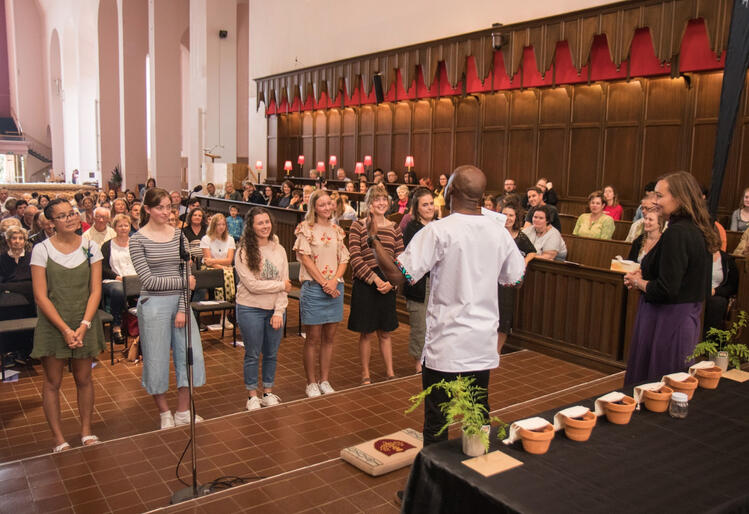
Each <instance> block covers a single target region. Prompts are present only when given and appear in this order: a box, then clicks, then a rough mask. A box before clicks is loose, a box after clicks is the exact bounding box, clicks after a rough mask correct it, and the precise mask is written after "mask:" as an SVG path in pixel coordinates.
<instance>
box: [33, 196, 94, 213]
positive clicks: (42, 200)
mask: <svg viewBox="0 0 749 514" xmlns="http://www.w3.org/2000/svg"><path fill="white" fill-rule="evenodd" d="M105 196H106V194H105ZM47 205H49V196H47V195H39V209H40V210H41V211H44V208H45V207H47Z"/></svg>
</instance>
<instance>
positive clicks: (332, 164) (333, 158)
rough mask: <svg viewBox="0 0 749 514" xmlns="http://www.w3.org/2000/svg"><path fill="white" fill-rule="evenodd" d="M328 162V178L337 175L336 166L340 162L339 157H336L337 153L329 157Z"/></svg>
mask: <svg viewBox="0 0 749 514" xmlns="http://www.w3.org/2000/svg"><path fill="white" fill-rule="evenodd" d="M328 164H329V165H330V175H329V176H328V178H332V177H335V169H334V168H335V165H336V164H338V157H336V156H335V155H331V156H330V157H328Z"/></svg>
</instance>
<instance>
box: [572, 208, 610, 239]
mask: <svg viewBox="0 0 749 514" xmlns="http://www.w3.org/2000/svg"><path fill="white" fill-rule="evenodd" d="M615 229H616V225H615V224H614V220H613V219H612V218H611V216H609V215H608V214H602V215H601V217H599V218H598V219H597V220H596V221H591V220H590V213H589V212H586V213H585V214H581V215H580V217H579V218H577V223H575V229H574V230H573V231H572V234H573V235H576V236H583V237H593V238H596V239H611V236H613V235H614V230H615Z"/></svg>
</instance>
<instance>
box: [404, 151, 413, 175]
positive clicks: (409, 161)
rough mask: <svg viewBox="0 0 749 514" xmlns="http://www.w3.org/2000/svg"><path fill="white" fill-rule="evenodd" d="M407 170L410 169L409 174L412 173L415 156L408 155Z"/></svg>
mask: <svg viewBox="0 0 749 514" xmlns="http://www.w3.org/2000/svg"><path fill="white" fill-rule="evenodd" d="M405 166H406V168H407V169H408V172H409V173H410V172H411V168H413V167H414V156H413V155H406V164H405Z"/></svg>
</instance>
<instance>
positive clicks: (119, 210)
mask: <svg viewBox="0 0 749 514" xmlns="http://www.w3.org/2000/svg"><path fill="white" fill-rule="evenodd" d="M129 210H130V209H129V208H128V206H127V202H126V201H125V200H124V199H122V198H116V199H115V200H114V201H113V202H112V211H111V212H110V214H109V217H110V218H114V217H115V216H117V215H118V214H127V213H128V211H129Z"/></svg>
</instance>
